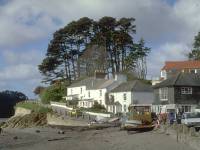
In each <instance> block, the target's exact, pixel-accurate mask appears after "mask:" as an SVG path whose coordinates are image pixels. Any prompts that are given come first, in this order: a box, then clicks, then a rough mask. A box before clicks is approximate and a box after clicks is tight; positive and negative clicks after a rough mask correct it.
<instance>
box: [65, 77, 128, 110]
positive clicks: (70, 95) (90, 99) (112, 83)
mask: <svg viewBox="0 0 200 150" xmlns="http://www.w3.org/2000/svg"><path fill="white" fill-rule="evenodd" d="M122 82H126V77H125V76H123V75H116V76H115V79H105V74H104V73H96V74H95V76H94V77H90V78H87V79H84V80H81V81H79V82H77V83H74V84H72V85H71V86H69V87H68V88H67V96H66V100H78V107H84V108H90V107H92V106H93V105H94V102H95V101H96V102H98V103H99V104H101V105H103V106H105V107H106V100H107V93H108V92H109V91H110V90H112V89H113V88H115V87H117V86H118V85H120V84H121V83H122Z"/></svg>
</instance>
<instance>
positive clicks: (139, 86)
mask: <svg viewBox="0 0 200 150" xmlns="http://www.w3.org/2000/svg"><path fill="white" fill-rule="evenodd" d="M128 91H137V92H152V91H153V89H152V87H151V85H148V84H145V83H143V82H141V81H139V80H134V81H128V82H125V83H122V84H120V85H119V86H118V87H116V88H114V89H113V90H111V92H128Z"/></svg>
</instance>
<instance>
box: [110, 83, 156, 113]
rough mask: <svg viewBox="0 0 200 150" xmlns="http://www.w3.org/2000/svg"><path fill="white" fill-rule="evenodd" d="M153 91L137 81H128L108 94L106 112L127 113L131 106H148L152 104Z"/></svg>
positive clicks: (148, 86)
mask: <svg viewBox="0 0 200 150" xmlns="http://www.w3.org/2000/svg"><path fill="white" fill-rule="evenodd" d="M153 100H154V96H153V89H152V87H151V85H148V84H145V83H143V82H141V81H139V80H135V81H129V82H125V83H122V84H120V85H119V86H118V87H116V88H114V89H113V90H111V92H110V93H109V103H108V104H107V110H108V112H112V113H120V112H128V108H129V106H130V105H132V106H134V105H135V106H137V107H140V104H141V106H142V107H143V106H145V105H147V106H149V105H151V104H152V103H153Z"/></svg>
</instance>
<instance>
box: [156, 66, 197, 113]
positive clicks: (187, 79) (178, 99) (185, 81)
mask: <svg viewBox="0 0 200 150" xmlns="http://www.w3.org/2000/svg"><path fill="white" fill-rule="evenodd" d="M196 63H197V62H196ZM197 66H198V65H196V67H197ZM196 67H194V68H196ZM188 68H189V66H188ZM164 69H166V68H164ZM167 69H168V68H167ZM191 71H192V69H191V68H190V69H189V72H191ZM198 71H199V70H198V69H197V70H196V71H195V70H194V72H198ZM184 72H185V70H184ZM153 88H154V94H155V101H154V103H155V104H156V105H158V107H159V108H158V111H160V112H169V111H174V112H178V111H179V112H191V111H193V110H194V109H195V107H196V106H197V105H200V75H199V74H195V73H178V74H176V75H174V76H171V77H169V78H168V79H166V80H164V81H162V82H161V83H158V84H156V85H155V86H154V87H153Z"/></svg>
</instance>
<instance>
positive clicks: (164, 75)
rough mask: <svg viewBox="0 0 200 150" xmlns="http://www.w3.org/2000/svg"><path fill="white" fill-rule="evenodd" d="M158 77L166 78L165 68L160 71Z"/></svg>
mask: <svg viewBox="0 0 200 150" xmlns="http://www.w3.org/2000/svg"><path fill="white" fill-rule="evenodd" d="M160 77H161V78H164V79H167V73H166V70H161V72H160Z"/></svg>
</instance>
